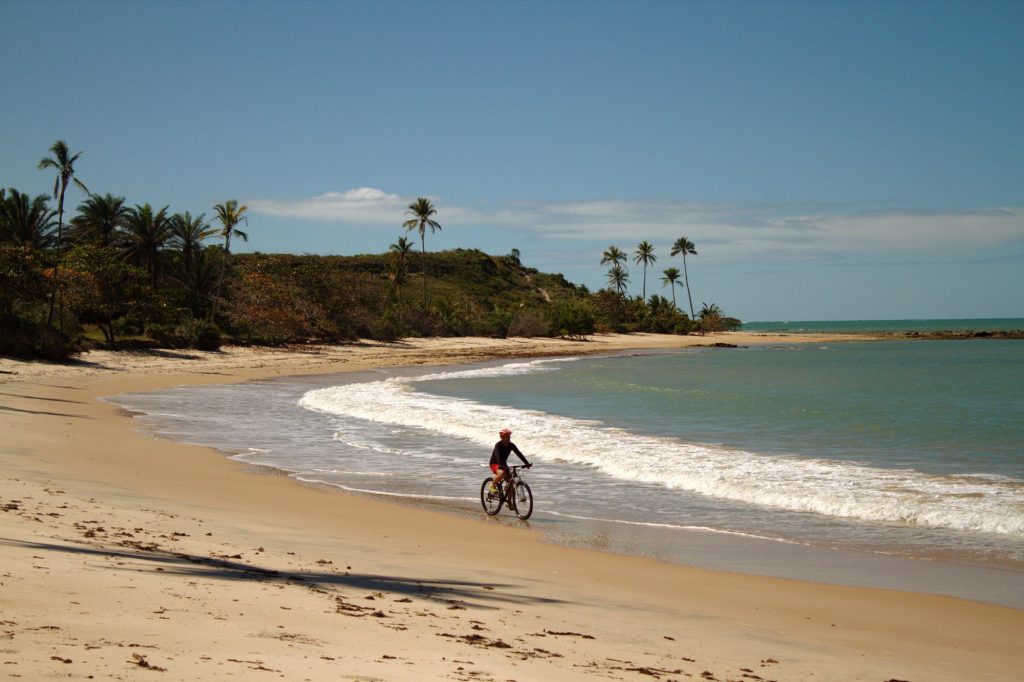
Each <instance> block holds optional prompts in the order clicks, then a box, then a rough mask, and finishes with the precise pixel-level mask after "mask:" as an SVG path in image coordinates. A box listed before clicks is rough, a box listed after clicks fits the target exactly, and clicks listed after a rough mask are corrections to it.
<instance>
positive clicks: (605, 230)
mask: <svg viewBox="0 0 1024 682" xmlns="http://www.w3.org/2000/svg"><path fill="white" fill-rule="evenodd" d="M413 200H414V197H403V196H400V195H398V194H390V193H387V192H385V191H383V190H380V189H375V188H370V187H362V188H358V189H351V190H348V191H344V192H327V193H325V194H321V195H319V196H315V197H310V198H307V199H298V200H276V199H259V200H249V201H248V202H247V203H248V204H249V207H250V209H251V210H252V211H254V212H258V213H265V214H268V215H273V216H277V217H286V218H299V219H305V220H315V221H329V222H336V223H339V224H353V225H390V226H397V225H399V224H400V223H401V222H402V221H403V220H405V219H406V217H407V216H406V209H407V206H408V205H409V203H410V202H411V201H413ZM432 200H433V201H434V203H435V205H437V209H438V216H437V218H438V221H439V222H440V223H441V224H442V225H445V226H448V225H451V226H473V227H481V228H487V227H491V228H497V229H501V230H503V231H511V232H522V233H525V234H530V235H533V236H534V237H535V238H538V239H541V240H543V241H566V242H589V243H590V244H591V247H590V248H596V245H601V246H602V247H603V246H607V245H608V244H618V245H620V246H622V247H623V248H625V249H626V250H629V249H630V248H631V247H632V245H633V244H635V243H637V242H638V241H640V240H642V239H646V240H648V241H650V242H651V243H653V244H654V245H655V246H656V247H657V248H658V250H659V251H660V252H662V253H663V254H664V255H665V256H667V253H666V252H667V250H668V249H669V247H670V245H671V244H672V242H673V241H675V240H676V239H677V238H678V237H680V236H684V235H685V236H686V237H687V238H689V239H690V240H691V241H693V242H694V243H695V244H696V245H697V249H698V252H699V253H700V254H701V257H702V260H705V261H717V262H736V261H742V260H750V259H756V260H759V261H761V262H765V261H769V260H814V259H821V258H835V257H841V256H845V255H850V254H871V253H885V252H922V251H932V252H936V251H956V250H982V249H994V248H998V247H1001V246H1004V245H1012V244H1020V243H1024V207H1004V208H983V209H976V210H964V211H922V210H894V209H891V208H889V209H884V210H880V209H878V208H877V207H878V206H879V205H880V204H879V203H878V202H873V203H868V202H865V203H861V204H835V205H829V204H822V203H814V202H803V203H790V204H774V205H738V204H729V203H721V204H709V203H695V202H682V201H628V200H615V199H601V200H593V201H573V202H562V203H558V202H532V203H531V202H518V203H512V204H509V205H506V206H503V207H498V208H492V209H487V210H483V209H477V208H472V207H467V206H458V205H451V204H445V203H443V202H441V201H439V200H437V199H436V198H432Z"/></svg>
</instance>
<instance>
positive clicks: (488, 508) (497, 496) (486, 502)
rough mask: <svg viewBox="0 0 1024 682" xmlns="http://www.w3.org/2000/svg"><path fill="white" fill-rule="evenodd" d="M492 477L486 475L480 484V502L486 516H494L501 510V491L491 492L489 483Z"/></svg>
mask: <svg viewBox="0 0 1024 682" xmlns="http://www.w3.org/2000/svg"><path fill="white" fill-rule="evenodd" d="M493 482H494V479H493V478H491V477H490V476H488V477H487V478H485V479H484V483H483V485H481V486H480V504H481V506H483V508H484V511H485V512H487V515H488V516H494V515H495V514H497V513H498V512H499V511H501V493H500V492H491V483H493Z"/></svg>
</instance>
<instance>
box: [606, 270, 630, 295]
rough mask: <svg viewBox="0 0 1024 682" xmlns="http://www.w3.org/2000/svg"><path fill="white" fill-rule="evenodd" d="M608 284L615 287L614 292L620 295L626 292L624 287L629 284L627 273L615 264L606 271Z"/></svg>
mask: <svg viewBox="0 0 1024 682" xmlns="http://www.w3.org/2000/svg"><path fill="white" fill-rule="evenodd" d="M608 284H610V285H612V286H613V287H615V290H616V291H618V292H619V293H620V294H621V293H622V292H624V291H625V290H626V285H627V284H629V273H628V272H626V269H625V268H623V267H622V266H621V265H619V264H618V263H616V264H615V265H613V266H612V269H611V270H609V271H608Z"/></svg>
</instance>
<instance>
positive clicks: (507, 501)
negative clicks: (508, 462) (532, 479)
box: [480, 465, 533, 521]
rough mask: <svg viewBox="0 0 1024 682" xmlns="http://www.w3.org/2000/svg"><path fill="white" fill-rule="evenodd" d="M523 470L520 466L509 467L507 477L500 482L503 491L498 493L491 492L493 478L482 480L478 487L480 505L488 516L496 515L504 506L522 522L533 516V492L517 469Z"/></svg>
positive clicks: (523, 467)
mask: <svg viewBox="0 0 1024 682" xmlns="http://www.w3.org/2000/svg"><path fill="white" fill-rule="evenodd" d="M525 468H526V467H525V466H522V465H516V466H510V467H509V468H508V477H507V478H506V479H505V480H504V481H502V488H503V490H499V491H498V492H493V491H492V490H491V483H492V482H493V481H494V477H492V476H488V477H487V478H485V479H484V482H483V485H481V486H480V504H481V505H483V508H484V511H485V512H487V515H488V516H494V515H495V514H497V513H498V512H499V511H501V505H503V504H504V505H506V506H507V507H508V508H509V510H511V511H513V512H515V514H516V516H518V517H519V518H520V519H522V520H523V521H525V520H526V519H528V518H530V515H531V514H533V492H532V491H531V490H530V486H529V485H527V483H526V481H524V480H523V479H522V476H521V475H520V473H519V469H525Z"/></svg>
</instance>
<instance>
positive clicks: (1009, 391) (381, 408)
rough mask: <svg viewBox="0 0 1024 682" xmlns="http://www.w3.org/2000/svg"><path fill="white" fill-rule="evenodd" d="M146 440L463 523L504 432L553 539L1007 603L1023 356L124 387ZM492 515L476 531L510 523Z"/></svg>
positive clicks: (822, 351)
mask: <svg viewBox="0 0 1024 682" xmlns="http://www.w3.org/2000/svg"><path fill="white" fill-rule="evenodd" d="M114 400H115V401H116V402H117V403H119V404H121V405H123V406H124V407H126V408H128V409H131V410H133V411H136V412H141V413H144V414H143V416H142V417H140V420H141V421H142V423H143V424H144V425H145V427H146V428H147V429H149V430H151V431H153V432H155V433H158V434H160V435H162V436H165V437H170V438H174V439H178V440H184V441H187V442H193V443H199V444H203V445H212V446H214V447H218V448H221V449H223V450H226V451H228V452H229V453H232V455H233V456H234V457H236V458H237V459H240V460H242V461H246V462H249V463H252V464H257V465H263V466H272V467H275V468H278V469H281V470H284V471H287V472H289V473H290V474H291V475H292V476H294V477H295V478H297V479H300V480H302V481H307V482H310V483H319V484H324V485H329V486H337V487H338V488H341V489H344V490H348V491H353V492H358V493H362V494H370V495H382V496H388V497H391V498H394V499H396V500H403V501H406V502H408V503H410V504H415V505H424V506H429V507H431V508H433V509H439V510H442V511H446V512H449V513H453V514H460V515H472V516H475V517H482V516H483V515H482V512H481V511H480V510H479V502H478V498H477V495H478V491H479V486H480V481H481V480H482V479H483V478H484V476H485V475H487V474H488V473H489V472H488V470H487V468H486V464H487V459H488V456H489V454H490V449H491V447H492V446H493V444H494V442H495V441H496V440H497V431H498V429H499V428H501V427H503V426H508V427H510V428H512V429H513V431H514V435H513V441H514V442H516V443H517V444H518V445H519V447H520V449H521V450H523V452H524V453H526V455H527V456H528V457H529V458H530V459H531V460H532V461H533V462H534V464H535V467H534V468H533V469H532V470H531V471H529V472H528V473H527V475H526V477H527V479H528V480H529V482H530V485H531V487H532V488H533V492H534V497H535V500H536V507H535V508H536V511H535V515H534V517H533V519H531V521H530V522H529V525H530V526H531V527H532V528H536V529H539V530H540V531H541V532H542V533H544V536H545V538H547V539H549V540H550V541H552V542H560V543H564V544H569V545H574V546H582V547H588V548H592V549H599V550H604V551H612V552H621V553H631V554H639V555H645V556H651V557H655V558H658V559H663V560H667V561H674V562H678V563H683V564H690V565H698V566H707V567H711V568H716V569H725V570H736V571H744V572H753V573H763V574H768V575H779V576H784V577H795V578H803V579H814V580H822V581H829V582H843V583H850V584H863V585H873V586H882V587H896V588H900V589H920V590H924V591H931V592H939V593H945V594H955V595H960V596H967V597H970V598H975V599H981V600H985V601H993V602H996V603H1003V604H1008V605H1012V606H1016V607H1018V608H1024V447H1022V443H1024V344H1022V343H1020V342H1018V341H997V340H970V341H891V342H890V341H882V342H858V343H839V344H792V345H781V346H773V347H752V348H739V349H710V348H705V349H691V350H685V351H672V352H650V353H637V354H630V355H619V356H601V357H594V356H589V357H582V358H563V359H544V360H535V361H519V362H504V363H484V364H478V365H472V366H466V367H455V368H452V367H448V368H440V369H436V370H429V369H427V370H422V369H418V370H412V369H395V370H381V371H376V372H367V373H360V374H347V375H334V376H329V377H315V378H308V377H306V378H293V379H285V380H273V381H261V382H254V383H251V384H244V385H232V386H205V387H188V388H181V389H174V390H171V391H161V392H158V393H150V394H136V395H122V396H118V397H117V398H115V399H114ZM506 516H507V515H505V514H504V513H503V515H502V516H500V517H499V519H498V520H497V521H495V520H492V519H486V518H482V519H481V520H482V521H487V522H499V523H509V524H514V525H516V524H520V523H521V522H518V521H513V520H512V518H511V517H510V516H508V517H507V518H506Z"/></svg>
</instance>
